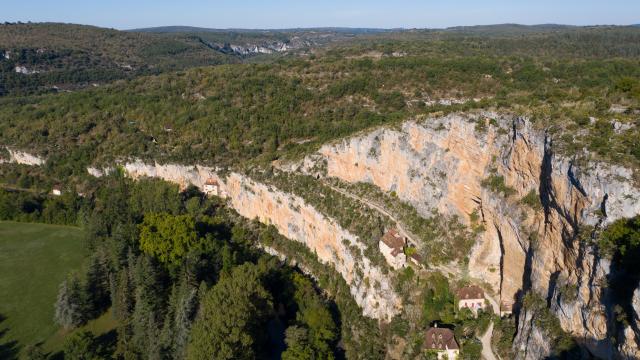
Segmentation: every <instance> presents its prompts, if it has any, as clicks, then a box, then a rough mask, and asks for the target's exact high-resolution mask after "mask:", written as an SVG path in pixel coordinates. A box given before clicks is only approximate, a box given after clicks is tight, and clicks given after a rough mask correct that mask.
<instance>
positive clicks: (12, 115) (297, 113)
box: [0, 28, 640, 166]
mask: <svg viewBox="0 0 640 360" xmlns="http://www.w3.org/2000/svg"><path fill="white" fill-rule="evenodd" d="M638 33H640V29H630V28H615V29H607V28H603V29H594V30H589V31H586V32H584V33H582V32H570V33H563V32H561V33H559V34H555V35H554V34H545V35H544V36H538V35H535V36H534V35H531V37H530V38H529V37H525V38H524V39H520V38H518V39H515V38H506V39H505V38H500V37H497V38H496V37H481V36H477V37H476V36H474V37H469V36H459V35H457V36H443V37H438V36H434V35H433V34H431V33H424V34H413V33H411V34H409V33H406V34H405V33H400V34H396V35H393V36H391V35H385V36H386V37H384V36H382V35H380V36H379V37H376V36H373V37H371V38H370V40H369V41H366V42H362V43H358V42H356V43H352V44H350V45H348V46H347V45H344V46H340V47H335V48H329V49H328V50H326V51H324V50H323V51H319V52H318V53H317V54H316V55H314V56H313V57H306V58H302V57H292V58H283V59H280V60H278V61H276V62H275V63H271V64H263V65H257V64H242V65H233V66H218V67H210V68H198V69H191V70H187V71H183V72H177V73H169V74H162V75H159V76H153V77H146V78H144V79H134V80H129V81H120V82H116V83H114V84H112V85H109V86H105V87H102V88H97V89H89V90H85V91H80V92H74V93H71V94H54V95H46V96H33V97H23V98H3V99H0V120H2V121H0V133H1V134H2V135H1V136H0V142H2V143H4V144H7V145H14V146H17V147H19V148H24V149H27V150H32V151H35V152H38V153H41V154H44V155H47V156H48V157H49V159H50V162H52V163H56V164H64V163H66V162H70V161H74V162H82V163H85V164H89V163H92V162H111V161H113V159H115V158H119V157H129V156H137V157H143V158H153V159H156V160H160V161H180V162H187V161H188V162H190V163H192V162H194V161H195V162H206V163H210V164H215V165H222V166H228V165H231V164H238V163H246V162H250V161H251V162H253V161H258V162H260V161H262V162H265V161H270V160H273V159H275V158H279V157H282V156H290V155H295V154H300V153H302V152H307V151H309V150H311V149H314V148H316V147H317V146H319V145H320V144H322V143H323V142H326V141H328V140H330V139H334V138H337V137H341V136H346V135H349V134H352V133H354V132H355V131H358V130H361V129H365V128H368V127H371V126H375V125H379V124H384V123H390V122H395V121H399V120H404V119H407V118H409V117H412V116H418V115H420V114H433V113H434V112H437V111H455V110H469V109H472V108H494V109H506V110H512V111H514V112H516V113H518V114H521V115H529V116H531V117H532V118H533V119H534V122H535V124H536V125H537V126H540V127H550V128H551V132H552V133H553V134H556V136H555V137H556V144H557V146H558V149H560V150H562V151H564V152H566V153H568V154H582V152H581V149H582V148H583V147H586V148H588V149H590V150H592V151H593V154H594V156H597V157H600V158H604V159H607V160H611V161H616V162H620V163H625V164H628V165H634V166H635V164H637V163H638V161H639V159H640V152H638V150H637V149H638V147H637V146H635V144H637V139H638V136H639V131H640V130H639V128H640V126H638V125H637V124H636V121H637V119H636V118H637V116H636V115H635V112H637V111H639V110H640V109H639V105H640V97H639V96H640V91H639V90H638V89H640V82H639V81H638V80H637V79H638V78H639V77H640V66H639V65H640V64H639V63H638V58H637V57H636V56H635V55H634V54H635V52H634V51H635V50H629V52H624V51H621V50H619V49H620V48H621V45H620V41H622V42H623V43H624V44H625V45H624V48H625V49H636V48H637V43H633V40H634V39H636V38H637V37H638V36H639V35H638ZM614 35H616V36H619V38H617V41H609V40H611V39H612V38H613V37H614ZM421 36H423V37H421ZM567 41H572V42H573V43H574V48H575V49H580V52H578V53H579V54H581V55H578V56H575V57H567V56H566V53H565V51H561V50H560V48H561V45H562V44H565V43H566V42H567ZM521 43H529V45H530V46H529V48H528V51H526V52H525V53H526V54H528V55H527V56H517V57H516V56H513V55H514V54H516V53H518V51H520V50H521V48H522V45H520V44H521ZM594 44H597V46H594ZM627 45H628V46H627ZM589 49H591V50H589ZM378 50H380V53H379V54H380V56H377V55H376V56H372V55H370V52H371V51H373V52H374V53H376V54H377V52H376V51H378ZM401 50H402V51H403V52H402V54H400V55H398V56H394V55H393V52H397V51H401ZM450 98H453V99H458V100H462V101H463V102H464V101H465V100H468V101H467V102H466V103H464V104H457V105H456V104H454V105H452V106H444V105H437V104H432V103H431V102H430V101H432V100H438V99H450ZM474 98H475V99H483V100H481V101H478V102H474V101H472V99H474ZM612 105H616V106H614V107H613V109H614V110H615V111H620V113H611V112H609V110H610V108H612ZM590 117H595V120H593V121H591V120H589V119H590ZM614 119H615V121H613V120H614ZM614 127H615V128H614ZM72 159H73V160H72Z"/></svg>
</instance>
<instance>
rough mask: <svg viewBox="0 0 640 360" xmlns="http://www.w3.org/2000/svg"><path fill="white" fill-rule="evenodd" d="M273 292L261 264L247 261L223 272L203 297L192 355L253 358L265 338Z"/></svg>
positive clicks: (209, 357)
mask: <svg viewBox="0 0 640 360" xmlns="http://www.w3.org/2000/svg"><path fill="white" fill-rule="evenodd" d="M272 311H273V309H272V301H271V295H270V294H269V292H268V291H267V290H266V289H265V288H264V286H263V284H262V276H261V274H260V272H259V271H258V269H257V267H256V266H255V265H253V264H250V263H245V264H243V265H240V266H238V267H236V268H235V269H233V272H232V273H231V275H230V276H229V275H223V277H222V278H221V279H220V281H219V282H218V283H217V284H216V285H215V286H214V287H213V288H211V289H210V290H209V291H207V293H206V294H205V297H204V299H203V301H202V304H201V307H200V313H199V314H198V316H197V318H196V321H195V323H194V325H193V330H192V333H191V341H190V343H189V346H188V348H187V358H188V359H192V360H195V359H252V358H254V357H255V354H256V353H257V352H256V350H259V348H260V347H261V345H262V343H263V341H264V331H263V329H264V326H265V322H266V319H267V316H268V315H269V314H270V313H272Z"/></svg>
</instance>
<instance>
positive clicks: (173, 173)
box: [88, 161, 401, 321]
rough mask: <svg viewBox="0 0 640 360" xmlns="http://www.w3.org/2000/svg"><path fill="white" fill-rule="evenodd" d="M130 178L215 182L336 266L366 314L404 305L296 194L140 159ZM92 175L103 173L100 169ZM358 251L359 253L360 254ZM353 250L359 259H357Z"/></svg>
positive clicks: (336, 229)
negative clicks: (213, 180) (145, 161)
mask: <svg viewBox="0 0 640 360" xmlns="http://www.w3.org/2000/svg"><path fill="white" fill-rule="evenodd" d="M123 167H124V170H125V172H126V173H127V175H128V176H130V177H132V178H134V179H137V178H140V177H155V178H160V179H163V180H166V181H170V182H174V183H176V184H179V185H180V186H181V187H182V188H184V187H186V186H188V185H195V186H197V187H200V188H203V187H204V184H205V182H206V181H207V180H208V179H215V180H216V181H217V182H218V183H219V184H220V190H221V192H222V193H223V194H224V196H225V197H226V198H227V200H228V203H229V205H230V206H231V207H232V208H234V209H235V210H236V211H237V212H238V213H239V214H240V215H242V216H244V217H246V218H248V219H256V218H257V219H258V220H259V221H260V222H262V223H265V224H270V225H274V226H275V227H276V229H277V230H278V232H280V233H281V234H282V235H284V236H285V237H287V238H289V239H291V240H294V241H299V242H301V243H303V244H305V245H306V246H307V247H308V248H309V249H310V250H312V251H313V252H314V253H315V254H316V255H317V256H318V258H319V260H320V261H322V262H323V263H326V264H329V265H330V266H333V267H334V268H335V269H336V270H337V271H338V272H339V273H340V274H341V275H342V276H343V278H344V279H345V281H346V282H347V284H349V286H350V289H351V294H352V295H353V297H354V299H355V300H356V302H357V303H358V305H360V307H361V308H362V311H363V314H364V315H365V316H368V317H371V318H375V319H380V320H384V321H390V320H391V318H392V317H393V316H394V315H395V314H397V313H398V312H399V310H400V307H401V303H400V299H399V298H398V297H397V295H396V294H395V292H394V291H393V289H392V287H391V282H390V280H389V278H388V277H387V275H385V274H383V273H382V271H381V270H380V269H379V268H377V267H376V266H374V265H373V264H371V262H370V261H369V259H367V258H366V257H364V256H360V255H361V254H362V252H363V251H364V250H365V247H364V245H363V244H362V243H361V242H360V241H359V239H358V237H357V236H355V235H353V234H351V233H349V232H348V231H346V230H344V229H343V228H341V227H340V226H339V225H338V224H337V223H336V222H335V221H334V220H332V219H329V218H327V217H325V216H324V215H322V214H321V213H319V212H318V211H317V210H316V209H315V208H313V207H312V206H310V205H308V204H306V203H305V202H304V200H303V199H302V198H300V197H298V196H294V195H291V194H286V193H284V192H282V191H279V190H277V189H275V188H273V187H271V186H267V185H265V184H261V183H258V182H255V181H253V180H251V179H249V178H248V177H246V176H244V175H241V174H237V173H231V174H229V175H228V176H226V177H221V176H219V175H218V174H217V173H216V171H215V169H212V168H208V167H202V166H183V165H176V164H166V165H160V164H157V163H156V164H152V165H150V164H145V163H143V162H141V161H135V162H130V163H126V164H124V165H123ZM88 171H89V172H90V173H92V174H94V175H100V174H102V172H101V171H100V170H97V169H94V168H90V169H88ZM356 249H357V250H356ZM354 251H356V252H359V253H360V254H359V255H354Z"/></svg>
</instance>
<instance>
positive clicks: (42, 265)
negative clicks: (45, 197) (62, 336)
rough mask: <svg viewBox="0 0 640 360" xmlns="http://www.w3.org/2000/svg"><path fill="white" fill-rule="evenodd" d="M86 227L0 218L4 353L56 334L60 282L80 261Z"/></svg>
mask: <svg viewBox="0 0 640 360" xmlns="http://www.w3.org/2000/svg"><path fill="white" fill-rule="evenodd" d="M82 236H83V233H82V230H81V229H78V228H74V227H68V226H57V225H43V224H26V223H14V222H3V221H0V316H1V317H0V358H2V359H5V358H12V357H14V356H15V354H16V353H17V352H18V351H19V350H20V349H22V348H24V347H25V346H28V345H30V344H34V343H40V342H45V341H47V340H48V339H49V338H50V337H52V336H53V335H55V334H57V332H58V327H57V326H56V325H55V324H54V322H53V304H54V302H55V299H56V295H57V292H58V285H59V284H60V282H61V281H62V280H63V279H64V278H65V276H66V275H67V274H68V273H69V271H71V270H73V269H76V268H78V267H79V266H80V264H81V262H82V259H83V257H84V254H85V250H84V248H83V242H82Z"/></svg>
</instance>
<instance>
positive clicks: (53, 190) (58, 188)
mask: <svg viewBox="0 0 640 360" xmlns="http://www.w3.org/2000/svg"><path fill="white" fill-rule="evenodd" d="M51 195H54V196H60V195H62V186H60V185H54V186H53V188H51Z"/></svg>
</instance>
